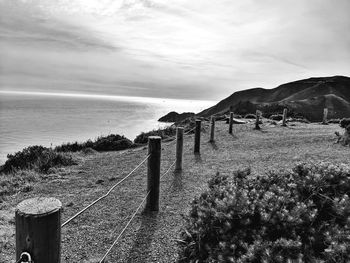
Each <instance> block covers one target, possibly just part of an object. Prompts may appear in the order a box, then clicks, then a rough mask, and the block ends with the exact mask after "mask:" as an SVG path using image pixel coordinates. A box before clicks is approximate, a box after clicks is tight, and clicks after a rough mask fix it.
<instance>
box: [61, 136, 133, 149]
mask: <svg viewBox="0 0 350 263" xmlns="http://www.w3.org/2000/svg"><path fill="white" fill-rule="evenodd" d="M133 146H134V145H133V143H132V141H130V140H129V139H128V138H126V137H124V136H121V135H118V134H110V135H107V136H100V137H98V138H97V139H96V140H95V141H92V140H87V141H86V142H81V143H79V142H74V143H66V144H62V145H60V146H57V147H56V148H55V151H57V152H78V151H82V150H84V149H87V148H91V149H93V150H96V151H99V152H103V151H120V150H125V149H128V148H131V147H133Z"/></svg>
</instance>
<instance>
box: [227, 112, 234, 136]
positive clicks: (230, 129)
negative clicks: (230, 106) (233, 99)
mask: <svg viewBox="0 0 350 263" xmlns="http://www.w3.org/2000/svg"><path fill="white" fill-rule="evenodd" d="M232 126H233V112H230V121H229V128H228V133H229V134H232Z"/></svg>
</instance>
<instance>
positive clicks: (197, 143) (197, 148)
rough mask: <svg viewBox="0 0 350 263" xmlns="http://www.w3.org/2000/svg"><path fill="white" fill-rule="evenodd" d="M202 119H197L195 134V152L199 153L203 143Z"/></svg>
mask: <svg viewBox="0 0 350 263" xmlns="http://www.w3.org/2000/svg"><path fill="white" fill-rule="evenodd" d="M201 123H202V122H201V120H196V129H195V134H194V153H199V151H200V144H201Z"/></svg>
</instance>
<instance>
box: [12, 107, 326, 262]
mask: <svg viewBox="0 0 350 263" xmlns="http://www.w3.org/2000/svg"><path fill="white" fill-rule="evenodd" d="M287 113H288V112H287V110H284V111H283V120H282V126H285V125H286V118H287ZM327 113H328V110H326V109H325V110H324V112H323V122H327ZM260 116H261V112H260V111H257V112H256V122H255V128H257V127H258V126H259V117H260ZM232 118H233V114H230V121H229V130H228V132H229V133H230V134H232V132H233V130H232V124H233V122H232ZM210 123H211V129H210V139H209V141H208V142H210V143H212V142H214V140H215V139H214V131H215V117H214V116H212V117H211V120H210ZM193 131H194V151H193V152H194V154H199V152H200V138H201V120H196V125H195V127H194V128H192V129H191V130H189V131H187V132H186V133H184V129H183V128H182V127H177V129H176V136H174V137H173V138H172V140H171V141H170V142H169V143H168V142H167V144H166V145H170V144H172V143H173V142H175V141H176V142H177V143H176V151H175V152H176V153H175V154H176V156H175V157H176V158H175V161H173V162H172V163H171V164H170V166H169V167H168V169H167V170H166V171H165V172H164V173H163V174H162V176H160V167H161V158H160V157H161V149H162V148H161V137H159V136H150V137H148V154H147V156H146V157H145V158H144V159H143V160H142V161H141V162H140V163H139V164H138V165H137V166H136V167H135V168H134V169H133V170H132V171H131V172H129V173H128V174H127V175H126V176H125V177H123V178H122V179H121V180H120V181H118V182H117V183H116V184H114V185H113V186H112V187H111V188H110V189H109V190H108V191H107V193H106V194H104V195H102V196H101V197H99V198H97V199H95V200H94V201H93V202H91V203H90V204H89V205H87V206H86V207H85V208H83V209H82V210H80V211H79V212H77V213H76V214H74V215H73V216H72V217H70V218H69V219H68V220H66V221H65V222H64V223H63V224H61V223H60V222H61V213H62V204H61V202H60V201H59V200H58V199H55V198H44V197H36V198H31V199H26V200H24V201H22V202H21V203H20V204H18V206H17V209H16V212H15V222H16V263H21V262H35V263H47V262H50V263H59V262H61V255H60V251H61V228H63V227H65V226H66V225H68V224H69V223H70V222H72V221H73V220H74V219H76V218H77V217H79V216H80V215H81V214H83V213H84V212H85V211H87V210H88V209H89V208H91V207H92V206H94V205H95V204H96V203H98V202H99V201H101V200H103V199H104V198H106V197H107V196H109V195H110V194H111V193H112V191H113V190H114V189H115V188H116V187H117V186H119V185H120V184H122V183H123V182H124V181H125V180H127V179H128V178H129V177H130V176H131V175H132V174H134V173H135V172H136V171H137V170H138V169H139V168H140V167H141V166H142V165H143V164H144V163H145V162H146V161H147V194H146V195H145V196H143V198H142V201H141V202H140V203H139V204H138V206H137V208H136V210H135V211H134V212H133V214H132V215H131V217H130V219H129V220H128V222H127V223H126V225H125V226H124V227H123V229H122V230H121V232H120V233H119V234H118V236H117V237H116V239H115V240H114V241H113V243H112V244H111V245H110V247H109V248H108V250H107V251H106V253H105V254H104V255H103V256H102V258H101V259H100V261H99V262H100V263H104V262H105V259H106V258H107V256H108V255H109V254H110V252H111V251H112V249H113V247H114V246H115V245H116V244H117V243H118V241H119V240H120V238H121V237H122V235H123V234H124V233H125V231H126V230H127V229H128V227H129V226H130V224H131V223H132V221H133V220H134V219H135V217H136V215H137V213H138V212H139V211H140V209H141V208H142V206H143V204H144V203H145V202H146V205H145V210H146V211H154V212H157V211H158V210H159V186H160V180H161V179H162V178H164V177H165V176H166V175H168V174H169V172H170V171H171V170H172V169H173V168H174V166H175V169H174V170H175V171H181V170H182V157H183V142H184V140H183V136H184V135H188V134H190V133H192V132H193ZM39 208H40V209H39ZM31 260H33V261H31Z"/></svg>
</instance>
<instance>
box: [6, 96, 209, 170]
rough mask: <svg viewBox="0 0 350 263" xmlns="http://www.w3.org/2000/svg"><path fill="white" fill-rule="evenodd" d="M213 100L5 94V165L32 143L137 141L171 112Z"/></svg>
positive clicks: (200, 107) (206, 104)
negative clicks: (110, 138) (106, 138)
mask: <svg viewBox="0 0 350 263" xmlns="http://www.w3.org/2000/svg"><path fill="white" fill-rule="evenodd" d="M213 104H214V102H212V101H189V100H173V99H154V98H137V97H119V96H98V95H80V94H74V95H68V94H44V93H9V92H0V134H1V136H0V164H3V163H4V162H5V161H6V156H7V154H9V153H14V152H16V151H19V150H21V149H23V148H24V147H27V146H29V145H43V146H47V147H49V146H56V145H59V144H62V143H65V142H74V141H85V140H87V139H95V138H96V137H98V136H100V135H108V134H111V133H117V134H120V135H124V136H126V137H127V138H129V139H131V140H133V139H134V138H135V137H136V135H138V134H139V133H141V132H142V131H149V130H152V129H155V128H159V127H164V126H166V125H167V124H164V123H160V122H158V121H157V120H158V119H159V118H160V117H161V116H163V115H165V114H166V113H168V112H169V111H172V110H174V111H178V112H185V111H192V112H198V111H200V110H203V109H205V108H207V107H209V106H212V105H213Z"/></svg>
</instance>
